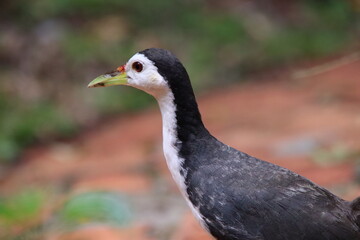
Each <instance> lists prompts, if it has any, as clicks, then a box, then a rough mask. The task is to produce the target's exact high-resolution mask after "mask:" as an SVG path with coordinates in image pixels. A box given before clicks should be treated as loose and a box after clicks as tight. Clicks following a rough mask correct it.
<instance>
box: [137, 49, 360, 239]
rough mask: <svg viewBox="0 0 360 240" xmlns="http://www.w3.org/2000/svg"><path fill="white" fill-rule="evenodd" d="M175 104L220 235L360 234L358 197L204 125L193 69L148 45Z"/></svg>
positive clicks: (187, 163) (190, 173)
mask: <svg viewBox="0 0 360 240" xmlns="http://www.w3.org/2000/svg"><path fill="white" fill-rule="evenodd" d="M140 53H141V54H144V55H145V56H146V57H147V58H148V59H150V60H151V61H152V62H153V63H154V64H155V66H156V67H157V69H158V72H159V73H160V74H161V75H162V76H163V77H164V79H165V80H166V81H167V82H168V85H169V87H170V89H171V91H172V93H173V95H174V105H175V106H176V121H177V127H176V135H177V138H178V141H177V142H176V147H177V148H178V150H179V155H180V157H181V158H183V159H184V162H183V163H182V165H181V168H182V169H181V175H182V176H183V177H184V179H185V185H186V192H187V195H188V198H189V200H190V201H191V203H192V204H193V205H194V206H195V207H196V208H197V209H199V212H200V214H201V217H202V219H203V221H204V223H205V227H206V228H207V229H208V230H209V232H210V233H211V234H212V235H213V236H214V237H215V238H217V239H220V240H230V239H231V240H237V239H239V240H289V239H291V240H353V239H354V240H355V239H360V199H359V198H358V199H355V200H354V201H353V202H348V201H345V200H343V199H341V198H339V197H337V196H335V195H334V194H332V193H330V192H329V191H327V190H326V189H324V188H322V187H320V186H317V185H316V184H314V183H313V182H311V181H309V180H308V179H306V178H304V177H302V176H299V175H298V174H296V173H294V172H291V171H290V170H288V169H285V168H282V167H280V166H277V165H274V164H271V163H268V162H265V161H262V160H259V159H257V158H254V157H251V156H249V155H247V154H246V153H243V152H240V151H238V150H236V149H234V148H231V147H229V146H227V145H225V144H223V143H221V142H220V141H218V140H217V139H216V138H214V137H213V136H212V135H211V134H210V133H209V132H208V131H207V129H206V128H205V127H204V124H203V122H202V120H201V115H200V113H199V110H198V107H197V103H196V100H195V95H194V92H193V90H192V87H191V83H190V80H189V76H188V74H187V72H186V70H185V68H184V67H183V65H182V64H181V63H180V61H179V60H178V59H177V58H176V57H175V56H174V55H173V54H171V53H170V52H169V51H166V50H163V49H155V48H151V49H147V50H144V51H142V52H140Z"/></svg>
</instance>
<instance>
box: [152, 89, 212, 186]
mask: <svg viewBox="0 0 360 240" xmlns="http://www.w3.org/2000/svg"><path fill="white" fill-rule="evenodd" d="M187 96H188V95H187ZM156 99H157V101H158V103H159V107H160V111H161V116H162V125H163V127H162V128H163V130H162V131H163V150H164V155H165V159H166V162H167V165H168V167H169V169H170V172H171V174H172V176H173V178H174V180H175V181H176V183H177V184H178V186H179V188H180V190H181V191H182V192H183V191H185V189H186V188H185V186H184V184H185V183H184V174H185V172H186V171H187V169H185V168H184V165H183V163H184V161H185V159H184V156H182V155H183V154H182V152H183V149H184V148H186V146H188V145H189V144H191V142H193V141H194V140H196V138H197V136H198V135H199V134H201V133H203V132H207V131H206V129H205V127H204V125H203V123H202V121H201V116H200V113H199V110H198V108H197V104H196V101H195V97H193V98H189V96H188V98H187V99H184V100H183V101H180V100H179V99H176V96H174V93H173V92H172V91H167V92H166V93H165V94H162V95H161V96H157V97H156ZM191 101H193V102H192V103H191ZM183 193H184V192H183Z"/></svg>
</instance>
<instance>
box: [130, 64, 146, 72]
mask: <svg viewBox="0 0 360 240" xmlns="http://www.w3.org/2000/svg"><path fill="white" fill-rule="evenodd" d="M132 68H133V69H134V70H135V71H137V72H141V71H142V70H143V65H142V64H141V63H140V62H134V63H133V64H132Z"/></svg>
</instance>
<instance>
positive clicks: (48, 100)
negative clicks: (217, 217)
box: [0, 0, 360, 240]
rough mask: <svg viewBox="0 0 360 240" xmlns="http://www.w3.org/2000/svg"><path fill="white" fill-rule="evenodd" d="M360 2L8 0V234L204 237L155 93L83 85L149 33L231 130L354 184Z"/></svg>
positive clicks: (1, 101)
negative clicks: (180, 180) (167, 157)
mask: <svg viewBox="0 0 360 240" xmlns="http://www.w3.org/2000/svg"><path fill="white" fill-rule="evenodd" d="M359 13H360V2H359V1H358V0H343V1H341V0H307V1H305V0H304V1H295V0H286V1H285V0H267V1H265V0H252V1H250V0H242V1H235V0H223V1H212V0H211V1H210V0H208V1H205V0H196V1H189V0H186V1H181V0H174V1H167V0H153V1H147V2H145V1H136V0H135V1H129V0H106V1H105V0H87V1H85V0H71V1H70V0H33V1H25V0H2V1H1V3H0V79H1V81H0V238H1V239H30V240H33V239H61V240H68V239H74V240H75V239H105V240H106V239H174V240H181V239H199V238H201V239H206V238H208V236H207V235H206V233H203V232H202V231H201V230H200V229H199V228H198V226H197V224H196V223H195V222H194V220H193V219H192V216H191V215H190V214H189V213H188V210H187V208H186V205H185V203H184V201H183V200H182V199H181V198H180V197H179V193H178V192H177V189H176V186H175V185H174V183H173V182H172V180H171V177H170V175H169V173H168V171H167V169H166V165H165V161H164V159H163V156H162V149H161V121H160V114H159V111H158V110H157V107H156V103H155V100H153V99H152V98H151V97H150V96H148V95H146V94H144V93H142V92H140V91H137V90H134V89H130V88H127V87H122V88H121V87H113V88H106V89H87V88H86V86H87V84H88V83H89V82H90V81H91V80H92V79H94V78H95V77H96V76H98V75H100V74H102V73H104V72H107V71H109V70H112V69H115V68H117V67H118V66H120V65H122V64H124V63H125V62H126V61H127V59H128V58H130V57H131V56H132V55H133V54H134V53H136V52H137V51H140V50H143V49H145V48H149V47H161V48H166V49H169V50H171V51H172V52H174V53H175V54H176V55H177V56H178V57H179V58H180V59H181V61H182V62H183V63H184V65H185V67H186V68H187V70H188V72H189V75H190V77H191V79H192V83H193V86H194V88H195V91H196V93H197V96H198V99H199V105H200V109H201V110H202V112H203V117H204V121H205V122H206V124H207V126H208V127H209V129H210V130H211V131H212V132H213V133H214V135H216V136H217V137H219V138H220V139H221V140H223V141H224V142H226V143H228V144H229V145H231V146H234V147H236V148H238V149H241V150H244V151H245V152H247V153H249V154H251V155H254V156H257V157H260V158H263V159H265V160H269V161H271V162H274V163H276V164H279V165H282V166H285V167H287V168H290V169H292V170H294V171H296V172H298V173H300V174H302V175H305V176H306V177H308V178H310V179H311V180H313V181H315V182H316V183H318V184H320V185H322V186H325V187H327V188H329V189H330V190H332V191H334V192H335V193H336V194H338V195H341V196H342V197H344V198H346V199H348V200H350V199H352V198H354V197H356V196H360V186H359V183H357V180H359V179H360V166H359V164H358V162H359V161H360V109H359V106H360V60H359V59H360V45H359V43H360V42H359V37H360V21H359V20H360V16H359ZM209 239H210V238H209Z"/></svg>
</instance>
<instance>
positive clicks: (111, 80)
mask: <svg viewBox="0 0 360 240" xmlns="http://www.w3.org/2000/svg"><path fill="white" fill-rule="evenodd" d="M127 83H128V77H127V75H126V72H125V66H124V65H123V66H120V67H118V68H117V69H116V70H115V71H113V72H111V73H106V74H104V75H101V76H99V77H97V78H95V79H94V80H92V81H91V83H89V85H88V87H89V88H95V87H110V86H115V85H126V84H127Z"/></svg>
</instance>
